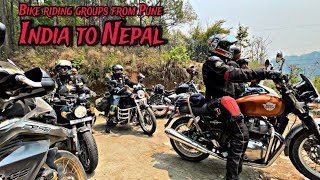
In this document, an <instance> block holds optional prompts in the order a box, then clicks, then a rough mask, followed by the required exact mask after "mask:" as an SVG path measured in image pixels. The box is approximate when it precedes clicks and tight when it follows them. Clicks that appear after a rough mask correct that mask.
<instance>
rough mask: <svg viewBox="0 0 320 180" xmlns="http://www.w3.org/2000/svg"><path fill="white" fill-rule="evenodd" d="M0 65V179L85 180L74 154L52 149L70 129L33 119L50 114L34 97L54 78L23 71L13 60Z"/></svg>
mask: <svg viewBox="0 0 320 180" xmlns="http://www.w3.org/2000/svg"><path fill="white" fill-rule="evenodd" d="M0 67H1V68H0V74H1V79H0V84H1V86H0V108H1V110H2V111H1V113H0V179H39V180H40V179H63V178H66V179H78V180H85V179H87V178H86V173H85V171H84V169H83V167H82V165H81V163H80V161H79V160H78V158H77V157H76V156H75V155H73V154H72V153H70V152H68V151H63V150H58V149H57V148H52V147H53V146H54V145H55V144H56V143H58V142H61V141H65V140H66V139H68V138H70V137H72V136H73V134H72V132H71V131H70V130H68V129H66V128H63V127H59V126H54V125H49V124H45V123H41V122H38V121H35V120H38V119H41V120H44V119H45V118H44V117H50V114H51V112H52V108H51V107H50V106H49V105H48V104H47V103H45V102H44V101H43V100H42V99H41V98H34V97H37V96H43V95H45V94H47V93H48V92H50V91H51V90H52V89H53V88H54V81H53V80H52V79H51V78H50V77H49V76H48V74H47V73H46V72H44V71H43V70H41V69H40V68H35V69H32V70H30V71H27V72H25V73H24V72H23V71H21V70H20V69H19V68H18V67H17V66H15V65H14V64H13V63H8V62H0ZM32 98H34V99H33V100H34V101H33V102H34V103H32V104H33V105H32V106H26V104H25V100H27V99H32ZM49 119H50V118H49Z"/></svg>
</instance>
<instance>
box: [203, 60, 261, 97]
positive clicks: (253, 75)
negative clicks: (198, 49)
mask: <svg viewBox="0 0 320 180" xmlns="http://www.w3.org/2000/svg"><path fill="white" fill-rule="evenodd" d="M202 74H203V81H204V84H205V86H206V100H207V101H209V100H210V99H213V98H220V97H222V96H231V97H235V89H234V83H241V82H249V81H251V80H254V79H265V78H266V73H265V70H264V69H256V70H252V69H240V68H236V67H233V66H230V65H228V64H226V63H225V61H223V60H221V59H220V58H219V57H217V56H210V57H208V58H207V60H206V61H205V63H204V64H203V67H202Z"/></svg>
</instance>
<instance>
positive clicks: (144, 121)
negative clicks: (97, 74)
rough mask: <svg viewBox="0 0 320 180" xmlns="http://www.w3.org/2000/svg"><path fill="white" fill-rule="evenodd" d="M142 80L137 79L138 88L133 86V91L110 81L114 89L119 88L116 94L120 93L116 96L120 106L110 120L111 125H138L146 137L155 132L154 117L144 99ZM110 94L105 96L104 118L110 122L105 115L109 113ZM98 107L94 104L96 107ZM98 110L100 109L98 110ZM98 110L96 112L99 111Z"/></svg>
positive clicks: (144, 92) (144, 89)
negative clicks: (113, 117)
mask: <svg viewBox="0 0 320 180" xmlns="http://www.w3.org/2000/svg"><path fill="white" fill-rule="evenodd" d="M142 81H143V80H141V79H140V78H139V84H138V86H135V87H134V88H133V89H131V88H130V87H128V86H127V85H125V86H122V85H121V84H118V82H117V81H115V80H112V81H111V82H110V83H111V84H113V85H114V86H115V87H121V88H120V89H119V90H118V92H122V93H121V94H122V95H117V98H119V99H120V104H119V106H118V107H117V109H116V113H115V119H114V120H112V125H113V126H115V125H116V124H140V127H141V129H142V130H143V132H144V133H145V134H147V135H152V134H153V133H154V132H155V131H156V127H157V124H156V117H155V115H154V113H153V111H152V109H151V107H150V106H149V105H148V102H147V98H146V94H147V92H146V88H144V86H143V85H142V84H141V83H142ZM109 98H110V94H107V95H105V97H104V99H105V102H106V103H105V104H106V105H105V106H104V107H105V108H106V109H104V110H103V111H105V115H102V114H101V116H104V117H105V118H107V119H108V121H110V119H109V118H108V116H107V114H108V113H109V109H110V105H109ZM97 106H99V105H98V104H97V102H96V107H97ZM99 109H100V108H99ZM99 109H98V110H99Z"/></svg>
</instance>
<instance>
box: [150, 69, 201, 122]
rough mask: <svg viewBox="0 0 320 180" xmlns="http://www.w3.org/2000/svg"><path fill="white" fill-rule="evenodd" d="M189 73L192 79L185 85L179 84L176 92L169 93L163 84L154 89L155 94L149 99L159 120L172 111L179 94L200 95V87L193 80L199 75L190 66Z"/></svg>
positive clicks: (170, 91)
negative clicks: (190, 93) (171, 108)
mask: <svg viewBox="0 0 320 180" xmlns="http://www.w3.org/2000/svg"><path fill="white" fill-rule="evenodd" d="M187 72H188V73H189V74H190V79H189V80H188V81H187V82H185V83H181V84H179V85H178V86H177V87H176V88H175V89H174V90H169V91H167V90H165V88H164V86H163V85H162V84H157V85H155V86H154V87H153V88H152V89H153V93H152V95H151V96H150V98H149V104H150V105H151V107H152V109H153V111H154V114H155V116H156V117H157V118H162V117H165V116H166V115H167V113H168V111H169V110H170V108H169V107H170V106H171V105H172V104H173V101H174V100H175V99H176V97H177V95H178V94H181V93H185V92H193V93H200V90H199V89H198V85H197V84H196V83H195V82H194V80H193V78H194V76H195V75H197V74H198V71H197V70H196V69H195V67H194V65H190V66H189V67H188V68H187Z"/></svg>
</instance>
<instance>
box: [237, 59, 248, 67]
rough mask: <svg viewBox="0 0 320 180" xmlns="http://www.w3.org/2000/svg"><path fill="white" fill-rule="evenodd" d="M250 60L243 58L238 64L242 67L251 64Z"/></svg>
mask: <svg viewBox="0 0 320 180" xmlns="http://www.w3.org/2000/svg"><path fill="white" fill-rule="evenodd" d="M249 62H250V60H249V59H248V58H241V59H239V60H238V61H237V63H238V64H239V65H240V66H241V65H242V64H249Z"/></svg>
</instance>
